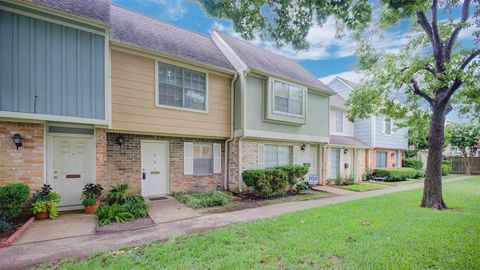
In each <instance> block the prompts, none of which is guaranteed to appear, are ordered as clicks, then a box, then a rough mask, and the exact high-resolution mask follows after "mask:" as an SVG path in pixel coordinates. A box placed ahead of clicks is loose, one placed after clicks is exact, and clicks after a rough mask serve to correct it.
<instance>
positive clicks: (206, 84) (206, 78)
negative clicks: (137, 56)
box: [155, 59, 209, 113]
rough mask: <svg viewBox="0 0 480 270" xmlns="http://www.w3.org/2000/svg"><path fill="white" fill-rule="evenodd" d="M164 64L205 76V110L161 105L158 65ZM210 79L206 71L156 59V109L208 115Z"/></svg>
mask: <svg viewBox="0 0 480 270" xmlns="http://www.w3.org/2000/svg"><path fill="white" fill-rule="evenodd" d="M159 63H163V64H168V65H172V66H176V67H180V68H186V69H190V70H193V71H197V72H201V73H204V74H205V110H197V109H191V108H184V107H176V106H169V105H164V104H160V103H159V98H160V97H159V93H158V91H159V89H158V81H159V80H158V64H159ZM208 77H209V73H208V71H207V70H205V69H201V68H197V67H193V66H189V65H184V64H181V63H177V62H174V61H170V60H166V59H156V60H155V107H156V108H165V109H174V110H180V111H189V112H198V113H208V95H209V82H208Z"/></svg>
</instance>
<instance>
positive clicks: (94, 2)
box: [32, 0, 110, 23]
mask: <svg viewBox="0 0 480 270" xmlns="http://www.w3.org/2000/svg"><path fill="white" fill-rule="evenodd" d="M32 2H33V3H35V4H38V5H42V6H46V7H49V8H53V9H57V10H60V11H64V12H67V13H71V14H74V15H78V16H83V17H87V18H90V19H94V20H98V21H101V22H104V23H109V22H110V0H32Z"/></svg>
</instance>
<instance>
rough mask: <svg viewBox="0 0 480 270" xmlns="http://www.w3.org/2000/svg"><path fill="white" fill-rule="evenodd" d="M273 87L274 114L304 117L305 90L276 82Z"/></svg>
mask: <svg viewBox="0 0 480 270" xmlns="http://www.w3.org/2000/svg"><path fill="white" fill-rule="evenodd" d="M273 87H274V88H273V94H274V108H273V110H274V112H281V113H287V114H293V115H298V116H303V114H304V113H303V110H304V108H303V104H304V102H303V100H304V95H305V91H304V89H303V88H301V87H298V86H295V85H291V84H287V83H283V82H279V81H274V83H273Z"/></svg>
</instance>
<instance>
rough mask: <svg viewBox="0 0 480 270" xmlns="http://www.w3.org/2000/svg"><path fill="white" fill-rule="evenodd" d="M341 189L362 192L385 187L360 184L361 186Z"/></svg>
mask: <svg viewBox="0 0 480 270" xmlns="http://www.w3.org/2000/svg"><path fill="white" fill-rule="evenodd" d="M340 188H343V189H347V190H351V191H360V192H362V191H369V190H376V189H382V188H384V187H382V186H380V185H376V184H371V183H360V184H355V185H349V186H340Z"/></svg>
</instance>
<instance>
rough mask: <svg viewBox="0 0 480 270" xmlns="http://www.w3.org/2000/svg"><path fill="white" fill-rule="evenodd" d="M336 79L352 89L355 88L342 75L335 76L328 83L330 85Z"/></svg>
mask: <svg viewBox="0 0 480 270" xmlns="http://www.w3.org/2000/svg"><path fill="white" fill-rule="evenodd" d="M335 80H338V81H340V82H341V83H342V84H343V85H345V86H346V87H348V88H349V89H350V90H352V91H353V90H355V89H354V88H353V87H351V86H350V85H349V84H348V83H346V82H345V81H344V80H346V79H344V78H342V77H340V76H335V78H333V79H332V80H331V81H330V82H328V83H327V85H330V84H331V83H332V82H334V81H335Z"/></svg>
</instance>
